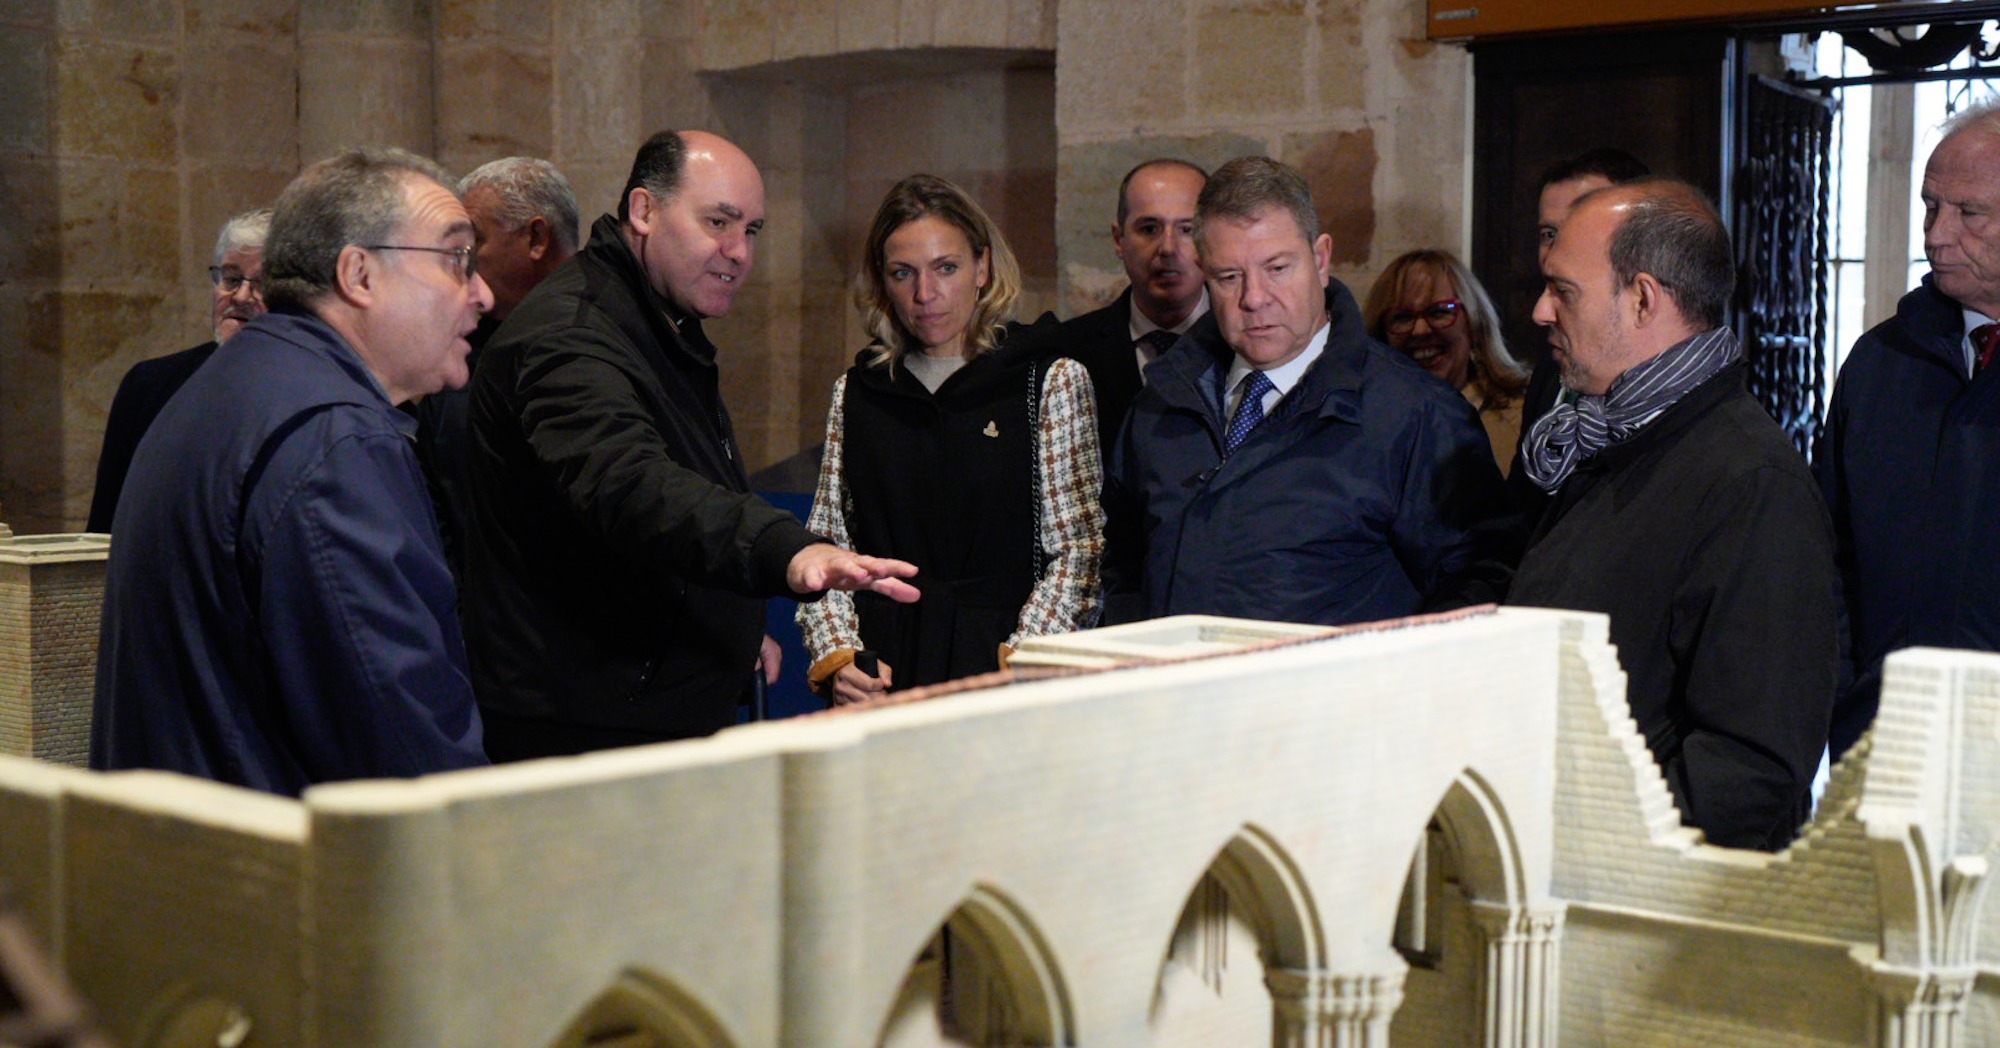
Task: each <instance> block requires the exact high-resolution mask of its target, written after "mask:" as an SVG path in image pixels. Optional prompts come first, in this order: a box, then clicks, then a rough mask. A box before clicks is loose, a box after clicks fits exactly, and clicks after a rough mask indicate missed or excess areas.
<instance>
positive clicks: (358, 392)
mask: <svg viewBox="0 0 2000 1048" xmlns="http://www.w3.org/2000/svg"><path fill="white" fill-rule="evenodd" d="M446 177H447V176H446V175H445V173H444V172H443V171H442V170H440V169H439V168H438V167H437V165H435V164H433V163H431V162H430V161H428V160H425V159H423V158H421V157H417V156H412V155H410V154H408V153H404V152H402V151H400V150H370V151H353V152H348V153H343V154H341V155H339V156H336V157H333V158H331V159H329V160H325V161H322V162H320V163H318V164H315V165H314V166H312V167H310V168H308V169H307V170H306V171H305V173H303V174H301V175H300V176H299V177H298V179H297V180H295V181H294V182H293V183H292V185H291V186H290V187H289V188H287V189H286V190H285V192H284V195H283V196H281V197H280V198H279V200H278V205H277V213H276V215H275V216H274V218H273V220H272V224H271V234H270V239H269V240H268V241H267V243H266V245H265V278H266V281H267V283H266V292H265V293H266V299H267V301H268V303H269V305H270V307H271V312H270V313H267V314H265V315H264V316H262V317H259V318H257V319H256V320H254V321H252V322H251V323H250V324H249V325H248V326H246V327H245V328H244V329H243V331H242V332H241V333H239V334H238V335H237V336H236V337H235V338H233V339H231V340H230V341H229V343H228V344H227V345H225V346H223V347H222V348H221V349H219V350H217V351H216V353H215V355H214V357H212V358H211V359H210V360H209V362H208V364H207V365H205V366H204V367H203V368H202V369H201V370H200V371H198V372H197V373H196V374H195V375H194V377H193V378H191V379H190V380H189V381H188V383H187V384H186V385H185V386H183V387H182V389H181V391H180V393H179V395H178V396H176V397H175V398H174V399H173V400H172V401H171V402H170V403H168V404H167V406H166V408H165V409H164V410H163V411H162V412H161V413H160V415H159V417H158V418H157V419H156V420H155V421H154V423H153V426H152V428H151V429H150V430H149V431H148V433H147V435H146V437H145V439H143V440H142V441H141V442H140V444H139V448H138V451H137V453H136V454H135V455H134V457H133V461H132V471H131V475H130V478H129V480H128V481H127V483H126V486H125V490H124V493H123V495H122V496H121V498H120V501H119V509H118V539H117V541H116V542H115V543H114V544H113V546H112V551H111V563H110V567H109V571H108V576H107V580H106V584H105V595H104V620H103V631H102V634H101V641H100V645H99V652H98V667H97V703H96V720H95V722H94V723H93V725H92V728H91V764H92V766H93V767H97V768H104V769H115V768H163V769H168V770H172V771H180V772H185V773H187V774H190V775H197V776H201V777H203V778H208V779H214V780H217V781H221V782H228V783H235V784H237V785H241V786H247V787H250V788H252V789H259V790H267V791H270V792H272V793H281V794H292V795H296V794H298V793H300V792H301V791H303V790H304V789H305V788H306V787H307V786H309V785H311V784H313V783H316V782H326V781H329V780H336V779H353V778H365V777H375V776H408V775H419V774H423V773H426V772H434V771H444V770H447V769H452V768H462V767H468V766H472V765H478V764H483V763H485V756H484V754H483V752H482V750H481V745H480V725H479V715H478V710H477V708H476V707H475V705H474V704H473V700H472V688H471V684H470V682H469V681H468V679H467V675H466V666H465V648H464V641H463V640H462V639H461V637H460V635H459V627H458V619H457V616H456V614H455V612H454V603H455V601H454V593H453V589H452V582H451V574H450V572H449V570H448V569H447V568H446V566H445V560H444V553H443V550H442V549H441V548H440V546H439V543H438V534H437V523H436V520H435V518H434V517H433V516H432V512H431V505H430V499H429V497H428V496H427V495H426V493H425V489H424V478H423V473H422V471H421V469H420V468H419V466H418V464H417V458H416V453H415V452H414V451H413V450H412V447H411V442H410V436H411V431H412V429H413V427H414V422H413V420H411V419H410V418H409V417H408V416H406V415H404V414H402V413H401V412H398V411H396V410H395V406H396V405H397V404H400V403H402V402H404V401H407V400H409V399H410V398H411V397H414V396H421V395H423V394H426V393H431V392H435V391H437V390H439V389H442V388H445V387H448V386H449V387H457V386H463V385H464V384H465V382H466V378H467V375H466V366H465V360H466V354H467V353H468V352H469V346H468V345H467V343H466V336H467V335H469V334H470V333H471V332H472V330H473V328H474V327H475V326H476V325H477V324H478V322H479V315H480V314H481V313H483V312H485V311H486V310H487V309H488V308H490V307H491V306H492V303H493V297H492V293H491V292H490V291H488V290H487V287H486V284H485V282H484V281H483V280H481V279H480V277H479V276H478V275H477V274H476V273H475V272H474V271H473V270H474V266H473V262H472V251H473V246H474V245H473V239H474V234H473V227H472V222H471V220H470V219H469V218H468V217H467V216H466V212H465V208H464V207H463V206H462V205H461V204H460V203H459V200H458V197H457V196H455V195H454V194H453V193H452V191H451V190H450V189H448V188H446V186H447V185H448V182H447V181H446Z"/></svg>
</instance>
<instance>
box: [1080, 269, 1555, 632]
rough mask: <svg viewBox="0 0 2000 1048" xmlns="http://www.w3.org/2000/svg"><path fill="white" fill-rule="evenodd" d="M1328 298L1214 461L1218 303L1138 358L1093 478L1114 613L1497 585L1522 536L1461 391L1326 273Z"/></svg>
mask: <svg viewBox="0 0 2000 1048" xmlns="http://www.w3.org/2000/svg"><path fill="white" fill-rule="evenodd" d="M1326 301H1327V310H1328V313H1329V315H1330V317H1331V324H1332V330H1331V331H1329V332H1328V335H1327V344H1326V349H1325V351H1324V352H1323V353H1322V354H1321V356H1320V358H1319V360H1318V361H1317V362H1316V363H1314V365H1313V366H1312V368H1311V369H1310V370H1308V371H1307V372H1306V374H1305V376H1304V377H1303V378H1302V379H1301V380H1300V381H1299V384H1298V385H1297V386H1295V387H1294V388H1293V389H1292V391H1291V393H1290V394H1288V395H1287V396H1286V397H1285V398H1284V399H1283V400H1281V401H1279V403H1278V405H1277V406H1276V407H1275V408H1274V409H1273V410H1272V412H1271V414H1270V416H1269V417H1267V418H1266V419H1265V420H1264V421H1263V423H1262V424H1260V425H1259V426H1258V427H1257V428H1256V429H1255V430H1253V431H1251V433H1250V436H1249V439H1248V440H1246V441H1245V442H1244V443H1243V445H1242V446H1241V447H1240V448H1238V449H1237V450H1236V453H1235V454H1234V455H1231V456H1230V457H1229V458H1228V459H1227V460H1225V459H1224V458H1223V456H1222V434H1223V429H1224V422H1223V418H1222V382H1223V379H1224V377H1225V376H1226V375H1227V374H1228V369H1229V365H1230V361H1231V359H1232V351H1231V350H1230V348H1229V346H1228V345H1227V344H1226V343H1224V342H1223V340H1222V335H1221V331H1220V329H1219V328H1218V327H1217V324H1216V319H1215V315H1214V314H1213V313H1210V314H1209V315H1207V316H1204V317H1203V318H1202V319H1201V320H1200V321H1198V322H1197V323H1196V324H1195V326H1194V327H1193V328H1191V329H1190V330H1189V331H1188V333H1187V335H1186V336H1185V337H1183V338H1182V339H1181V341H1180V343H1179V344H1178V345H1176V346H1175V347H1174V348H1173V349H1172V350H1170V351H1168V353H1167V354H1166V355H1164V356H1162V357H1161V358H1160V359H1159V360H1157V361H1155V362H1154V363H1153V364H1152V366H1151V367H1149V368H1147V369H1146V387H1145V389H1144V390H1142V391H1141V392H1140V393H1139V395H1138V398H1137V399H1136V400H1134V401H1133V404H1132V413H1131V417H1130V418H1129V419H1128V420H1127V421H1126V426H1125V429H1124V431H1123V433H1122V434H1121V437H1120V444H1119V447H1118V449H1117V451H1116V453H1115V459H1114V463H1113V467H1112V479H1111V480H1110V481H1109V485H1110V488H1109V490H1108V491H1107V493H1106V501H1107V512H1109V513H1111V514H1112V520H1111V521H1110V523H1109V524H1108V525H1107V529H1108V533H1107V543H1108V544H1109V546H1110V548H1109V549H1108V550H1107V554H1106V557H1107V565H1106V585H1107V588H1108V590H1109V593H1110V596H1109V597H1108V600H1109V601H1110V604H1109V605H1108V607H1107V611H1108V614H1109V615H1110V616H1111V617H1114V618H1119V619H1130V618H1134V617H1148V618H1150V617H1156V616H1161V615H1178V614H1185V613H1203V614H1212V615H1234V616H1243V617H1248V618H1259V619H1281V620H1286V621H1291V622H1306V623H1320V624H1323V625H1339V624H1343V623H1350V622H1370V621H1375V620H1379V619H1389V618H1396V617H1399V616H1403V615H1409V614H1413V613H1415V612H1419V611H1426V610H1436V609H1439V608H1446V607H1454V606H1461V605H1466V604H1474V603H1481V602H1484V601H1493V600H1498V599H1500V598H1501V597H1502V596H1504V595H1505V592H1506V587H1507V580H1508V578H1509V576H1510V575H1511V572H1512V565H1513V563H1514V561H1515V560H1517V559H1518V558H1519V556H1520V550H1521V544H1522V535H1521V530H1520V526H1519V524H1518V522H1517V519H1516V517H1515V514H1514V510H1513V505H1512V503H1511V502H1510V500H1509V499H1508V496H1507V492H1506V488H1505V487H1504V486H1503V484H1502V482H1501V479H1500V471H1499V469H1498V468H1497V467H1496V466H1495V465H1494V463H1493V448H1492V445H1491V444H1490V443H1488V442H1487V439H1486V431H1485V430H1484V429H1483V428H1482V427H1481V426H1480V424H1479V419H1478V417H1477V416H1476V415H1475V414H1474V412H1473V408H1472V405H1470V404H1469V403H1467V402H1466V400H1465V398H1464V397H1463V396H1460V395H1459V394H1458V393H1457V392H1456V391H1454V390H1453V389H1452V388H1451V387H1449V386H1447V385H1445V384H1444V383H1443V382H1441V381H1439V380H1438V379H1437V378H1436V377H1434V376H1432V375H1430V374H1429V373H1427V372H1425V371H1424V369H1423V368H1421V367H1419V366H1417V365H1416V364H1415V363H1414V362H1412V361H1411V360H1410V359H1409V358H1408V357H1405V356H1403V355H1402V354H1401V353H1397V352H1395V351H1393V350H1391V349H1389V348H1388V347H1387V346H1384V345H1382V344H1381V343H1379V342H1376V341H1375V340H1374V339H1371V338H1369V337H1368V333H1367V330H1366V328H1365V327H1364V326H1363V324H1362V323H1361V318H1360V310H1359V309H1358V308H1357V307H1356V306H1355V302H1354V296H1353V295H1351V294H1349V293H1348V290H1347V288H1346V287H1345V286H1343V285H1342V284H1341V283H1340V282H1339V281H1337V280H1336V281H1333V282H1332V283H1331V284H1330V285H1329V286H1328V288H1327V296H1326ZM1134 591H1137V592H1139V593H1142V594H1143V603H1142V605H1140V606H1139V607H1134V605H1133V603H1132V602H1131V601H1130V599H1129V596H1130V594H1132V593H1133V592H1134ZM1141 609H1142V610H1141ZM1135 612H1137V613H1138V614H1135Z"/></svg>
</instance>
